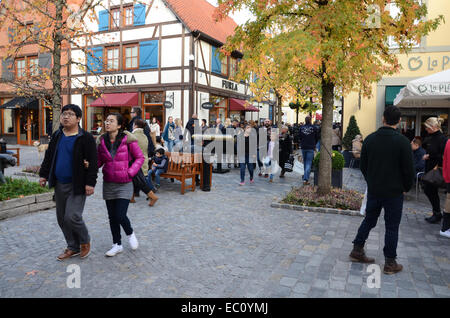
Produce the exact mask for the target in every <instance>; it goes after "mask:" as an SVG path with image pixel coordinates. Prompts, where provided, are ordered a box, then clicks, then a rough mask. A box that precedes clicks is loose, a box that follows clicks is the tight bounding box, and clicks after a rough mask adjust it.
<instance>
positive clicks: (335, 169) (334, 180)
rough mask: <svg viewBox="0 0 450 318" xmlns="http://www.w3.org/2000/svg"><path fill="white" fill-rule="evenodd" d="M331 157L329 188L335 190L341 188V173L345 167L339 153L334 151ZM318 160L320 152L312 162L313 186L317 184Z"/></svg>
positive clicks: (342, 157)
mask: <svg viewBox="0 0 450 318" xmlns="http://www.w3.org/2000/svg"><path fill="white" fill-rule="evenodd" d="M331 156H332V158H331V162H332V166H331V168H332V170H331V186H332V187H335V188H342V171H343V169H344V165H345V160H344V156H343V155H342V154H341V153H340V152H339V151H336V150H333V153H332V155H331ZM319 160H320V152H318V153H317V154H316V156H315V157H314V160H313V169H314V185H318V184H319Z"/></svg>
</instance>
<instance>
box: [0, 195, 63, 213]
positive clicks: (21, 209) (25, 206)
mask: <svg viewBox="0 0 450 318" xmlns="http://www.w3.org/2000/svg"><path fill="white" fill-rule="evenodd" d="M54 207H56V203H55V202H54V201H53V192H48V193H42V194H33V195H29V196H26V197H23V198H15V199H11V200H7V201H1V202H0V220H5V219H8V218H11V217H15V216H19V215H24V214H28V213H32V212H37V211H41V210H47V209H52V208H54Z"/></svg>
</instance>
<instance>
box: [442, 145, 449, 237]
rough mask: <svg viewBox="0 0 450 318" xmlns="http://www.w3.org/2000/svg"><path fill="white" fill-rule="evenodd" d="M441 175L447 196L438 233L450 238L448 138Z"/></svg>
mask: <svg viewBox="0 0 450 318" xmlns="http://www.w3.org/2000/svg"><path fill="white" fill-rule="evenodd" d="M442 175H443V177H444V180H445V183H447V198H446V200H445V211H444V214H443V220H442V229H441V231H440V234H441V235H442V236H445V237H448V238H450V140H447V144H446V145H445V150H444V160H443V161H442Z"/></svg>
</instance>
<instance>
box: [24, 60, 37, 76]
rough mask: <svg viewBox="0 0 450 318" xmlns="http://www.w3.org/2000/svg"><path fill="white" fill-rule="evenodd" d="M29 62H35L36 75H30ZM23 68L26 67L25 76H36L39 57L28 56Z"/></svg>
mask: <svg viewBox="0 0 450 318" xmlns="http://www.w3.org/2000/svg"><path fill="white" fill-rule="evenodd" d="M31 60H36V64H35V65H36V68H35V69H36V74H32V73H31V66H30V61H31ZM25 67H26V70H27V73H28V74H27V75H28V76H38V75H39V56H37V55H32V56H28V57H27V61H26V64H25Z"/></svg>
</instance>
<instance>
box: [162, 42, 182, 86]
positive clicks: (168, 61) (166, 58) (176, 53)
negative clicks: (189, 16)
mask: <svg viewBox="0 0 450 318" xmlns="http://www.w3.org/2000/svg"><path fill="white" fill-rule="evenodd" d="M161 42H162V43H161V67H174V66H181V48H182V40H181V38H176V39H164V40H161ZM178 82H181V79H180V80H179V81H178Z"/></svg>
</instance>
